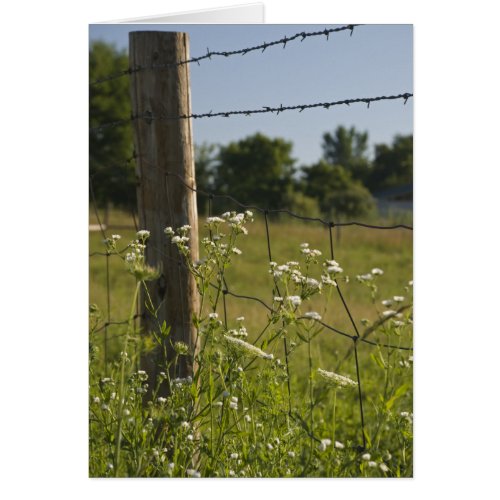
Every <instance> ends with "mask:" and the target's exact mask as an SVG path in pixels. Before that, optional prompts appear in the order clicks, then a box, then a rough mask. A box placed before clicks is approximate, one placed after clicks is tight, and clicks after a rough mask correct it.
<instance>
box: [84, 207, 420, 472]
mask: <svg viewBox="0 0 500 500" xmlns="http://www.w3.org/2000/svg"><path fill="white" fill-rule="evenodd" d="M252 219H253V221H252V222H250V221H246V222H248V223H245V227H246V228H247V230H248V235H244V234H235V238H236V237H237V248H238V249H239V250H241V255H239V254H238V255H233V256H232V258H231V262H230V265H228V267H227V269H226V270H225V280H226V282H227V285H228V288H229V290H230V291H231V292H232V293H234V294H236V295H244V296H251V297H257V298H259V299H261V300H262V301H263V302H265V303H266V304H268V305H269V306H271V308H272V310H273V312H272V313H270V312H269V310H267V309H266V308H265V307H263V306H262V305H261V304H260V303H259V302H257V301H254V300H249V299H244V298H237V297H234V296H232V295H227V297H226V311H225V312H226V315H227V320H228V321H227V322H228V325H227V328H224V327H223V325H222V322H220V320H218V319H217V322H216V321H215V319H216V318H222V317H223V314H224V311H223V309H222V307H221V303H220V302H219V303H218V304H216V306H215V309H214V310H212V309H210V307H208V308H207V310H206V311H204V312H203V314H201V315H200V318H199V327H200V331H202V332H204V333H203V335H202V336H204V338H203V342H202V345H203V346H204V351H203V352H202V354H201V357H200V366H201V368H200V374H199V378H198V379H196V377H195V380H194V381H191V382H189V381H187V382H186V386H184V385H183V383H181V384H180V385H179V384H178V385H179V386H178V387H177V386H175V387H174V386H172V384H174V382H175V381H172V380H167V381H165V382H166V383H168V384H170V385H171V388H170V389H171V394H170V395H169V397H168V398H162V397H159V398H157V399H159V400H160V402H158V401H157V400H155V399H154V398H153V400H152V401H150V402H149V403H147V404H144V400H143V399H141V400H138V398H137V394H141V390H142V389H141V387H142V385H141V384H147V381H146V379H145V378H144V377H145V375H144V374H143V373H142V372H141V370H140V368H141V367H140V366H139V357H140V350H141V348H143V347H144V345H145V344H144V342H142V341H140V340H134V339H137V338H139V337H140V336H139V335H138V332H137V328H138V326H139V324H138V323H139V322H138V321H137V320H131V321H127V318H129V317H131V316H130V312H131V310H132V311H134V308H133V307H132V309H131V304H132V306H133V305H134V304H133V303H132V302H131V301H132V299H133V297H134V291H135V289H136V286H137V280H136V277H134V276H133V275H132V274H131V273H127V269H126V268H127V265H126V262H124V260H123V258H122V257H120V256H119V255H111V256H110V257H109V258H108V259H107V258H106V257H103V256H101V255H93V256H92V257H91V258H90V303H91V304H95V305H96V306H97V309H95V308H93V310H92V312H91V319H90V326H91V332H92V334H91V355H90V374H91V375H90V400H89V401H90V402H89V405H90V412H91V420H90V422H91V423H90V464H89V467H90V469H89V473H90V475H91V476H110V475H111V476H115V475H117V476H141V477H142V476H146V477H149V476H161V477H170V476H180V477H188V476H191V477H198V476H201V477H302V476H308V477H310V476H320V477H364V476H366V477H372V476H382V477H393V476H395V477H408V476H411V475H412V473H413V472H412V362H413V356H412V351H408V350H399V349H396V348H394V347H392V348H389V347H380V346H374V345H370V344H365V343H361V342H358V343H357V351H358V363H359V373H360V382H361V386H362V402H363V414H364V431H363V427H362V426H361V422H360V411H359V392H358V389H359V387H358V386H357V385H356V384H357V373H356V363H355V356H354V352H353V342H352V340H351V339H349V338H346V337H345V336H342V335H339V334H337V333H335V332H334V331H332V330H330V329H328V328H325V327H323V326H322V324H321V323H318V322H317V321H315V320H314V318H315V317H318V318H319V317H320V318H321V322H322V323H324V324H327V325H331V326H333V327H334V328H336V329H338V330H340V331H342V332H346V333H347V334H349V335H354V334H355V331H354V328H353V326H352V324H351V321H350V319H349V316H348V314H347V312H346V310H345V307H344V306H343V304H342V302H341V300H340V298H339V295H338V293H337V291H336V290H335V289H334V288H335V287H333V286H331V287H328V286H324V287H323V288H322V289H321V292H320V293H319V290H315V291H311V290H309V291H307V290H305V288H304V286H303V285H300V287H301V288H297V289H296V290H299V291H298V292H297V294H298V295H297V296H299V297H300V299H297V300H298V301H299V302H298V303H297V304H295V305H294V307H293V308H290V307H291V306H290V307H288V306H286V305H285V304H283V306H282V307H280V308H277V307H275V304H274V302H273V301H274V300H275V299H274V294H275V293H274V292H273V288H274V285H275V280H276V279H277V278H276V274H273V272H272V269H273V268H272V266H271V267H270V264H269V255H268V246H267V238H266V227H265V223H264V220H263V217H262V216H261V215H260V214H253V216H252ZM202 221H203V219H200V222H202ZM95 222H96V220H95V218H94V216H93V215H92V214H91V223H95ZM382 222H384V221H382ZM385 222H387V221H385ZM109 223H110V225H111V226H113V225H114V226H115V227H116V226H123V227H127V226H128V227H131V226H132V220H131V218H130V217H128V216H127V215H126V214H123V213H120V212H117V211H112V212H111V214H110V217H109ZM221 224H222V223H221ZM230 226H231V225H230ZM212 229H213V230H214V229H217V228H212ZM174 230H175V228H174ZM200 232H201V233H202V234H201V236H202V237H207V236H208V230H207V228H204V227H203V224H202V223H200ZM226 232H227V231H226ZM107 233H109V234H108V236H110V235H111V233H113V234H116V233H118V234H119V235H120V236H121V239H120V240H119V241H117V242H116V249H118V250H120V249H121V248H124V247H125V246H126V244H127V243H128V242H130V241H134V240H135V239H136V238H137V236H136V231H135V230H132V229H112V228H110V230H108V231H107ZM179 234H180V233H179ZM215 234H217V232H215ZM231 234H232V233H231ZM269 236H270V248H271V254H272V259H273V261H275V262H276V266H285V267H283V268H282V269H285V268H288V270H285V271H284V274H283V276H281V275H280V277H279V279H281V280H288V281H286V282H283V283H284V284H285V285H284V286H286V287H287V289H288V286H289V285H290V286H292V285H294V284H293V283H292V281H293V273H292V271H293V269H291V268H294V269H297V270H298V269H300V270H301V271H304V269H307V273H305V274H307V275H308V276H315V277H316V278H317V279H318V281H320V276H321V275H324V276H327V275H326V274H325V266H324V265H323V264H324V263H325V260H328V259H331V256H330V240H329V231H328V229H327V228H324V227H323V226H322V225H320V224H319V223H313V222H307V223H305V222H301V221H297V220H293V219H290V218H279V219H274V220H270V224H269ZM333 236H334V238H333V243H334V250H335V261H336V263H337V264H338V267H341V272H340V273H339V274H338V275H335V276H334V277H335V279H336V280H337V283H338V285H339V286H340V288H341V290H342V294H343V296H344V299H345V302H346V304H347V305H348V307H349V311H350V313H351V315H352V317H353V319H354V321H355V323H356V326H357V328H358V331H359V333H360V336H361V337H363V336H365V335H366V338H367V339H369V340H370V341H372V342H375V343H379V344H390V345H391V346H398V345H401V346H410V345H411V344H412V314H411V313H412V286H411V280H412V232H411V231H408V230H404V229H395V230H374V229H368V228H363V227H356V226H349V227H344V228H341V230H340V232H338V231H335V230H334V232H333ZM227 238H229V236H227ZM231 241H232V240H231ZM144 243H145V244H147V241H145V242H144ZM306 243H307V244H308V247H305V245H304V244H306ZM165 244H172V243H171V242H169V241H168V238H167V236H166V238H165ZM301 245H302V246H301ZM89 246H90V253H91V255H92V254H93V253H94V252H105V251H106V247H105V246H104V244H103V235H102V234H101V233H100V232H91V233H90V236H89ZM304 248H309V249H314V250H317V251H318V255H317V257H316V258H315V259H312V260H309V261H308V262H306V261H305V260H304V257H306V260H307V259H308V258H309V257H308V256H307V255H305V254H304V252H303V250H304ZM218 251H220V248H219V249H218ZM203 253H204V252H203V249H202V250H201V251H200V254H201V256H203ZM221 255H223V253H222V254H219V257H220V258H223V257H221ZM106 261H108V262H106ZM290 262H292V263H297V266H295V264H291V266H287V263H288V264H289V263H290ZM107 266H109V267H108V268H107ZM294 266H295V267H294ZM374 270H380V271H381V272H380V273H378V272H375V273H373V271H374ZM107 271H108V272H107ZM206 272H209V270H207V271H206ZM314 273H316V274H314ZM368 276H369V277H368ZM332 277H333V276H332ZM290 280H292V281H290ZM108 281H109V283H108ZM108 285H109V294H108V293H107V290H108ZM316 292H317V293H316ZM290 293H292V292H290ZM388 301H390V302H388ZM108 304H109V309H108ZM287 307H288V308H287ZM398 308H400V310H401V312H400V313H399V314H398V317H397V318H396V317H395V316H394V317H393V313H392V311H393V310H399V309H398ZM108 310H109V316H108ZM299 310H300V315H299ZM209 311H212V313H210V312H209ZM134 312H135V311H134ZM210 314H212V315H213V314H215V316H213V317H211V318H210ZM132 317H133V316H132ZM237 318H240V319H237ZM241 318H244V319H243V320H242V319H241ZM306 318H307V319H306ZM107 321H111V322H114V321H117V322H122V324H119V325H109V326H108V327H107V328H106V329H104V328H103V324H104V323H105V322H107ZM243 323H244V326H243ZM285 324H286V325H287V327H286V331H285V329H284V328H283V327H281V326H280V325H285ZM269 325H270V326H269ZM374 325H375V326H376V325H379V326H378V327H377V328H373V327H374ZM167 326H168V325H167ZM241 327H243V329H244V330H243V331H244V334H245V335H244V336H242V337H240V338H239V340H242V341H243V342H244V343H247V344H253V343H254V341H255V339H257V337H258V336H259V334H261V332H262V331H265V332H266V333H265V335H264V336H263V337H262V338H259V342H258V343H257V344H256V346H258V347H259V348H260V349H261V353H260V354H259V353H254V354H253V355H252V354H251V353H249V352H248V348H246V347H245V345H238V343H237V342H236V347H240V349H233V347H234V346H232V344H231V342H233V343H235V342H234V341H231V340H230V339H229V345H228V340H227V337H228V330H229V331H232V332H237V331H242V330H241ZM266 328H267V330H266ZM280 328H281V330H280ZM105 331H106V336H107V339H108V342H107V345H106V349H104V334H105ZM283 332H285V333H283ZM143 333H144V332H143ZM161 333H162V332H160V334H161ZM163 333H165V334H166V335H168V333H166V332H163ZM273 335H274V336H273ZM280 336H281V337H283V336H286V338H287V341H288V347H289V349H290V351H289V352H288V353H287V354H286V355H285V352H284V347H283V346H284V343H283V342H281V341H276V342H275V341H274V338H275V337H279V339H278V340H280V339H281V337H280ZM125 339H128V343H127V345H126V346H125V348H124V340H125ZM245 349H247V350H246V351H245ZM124 353H125V354H124ZM262 353H265V355H263V354H262ZM180 355H185V354H180ZM104 356H106V357H107V360H108V363H107V365H106V366H105V364H104ZM124 356H125V358H124ZM249 356H250V358H249ZM266 356H268V357H266ZM124 359H125V361H124ZM285 359H286V362H285ZM248 362H250V365H251V366H249V368H248V370H247V369H246V366H247V365H246V364H245V363H247V364H248ZM285 365H286V366H285ZM167 368H168V367H167ZM170 368H171V367H170ZM285 368H286V369H285ZM167 371H168V370H166V372H167ZM325 373H326V375H325ZM337 374H340V375H341V376H342V377H346V380H348V381H349V382H346V383H344V382H345V381H344V379H335V375H337ZM167 377H168V374H167ZM107 379H111V382H104V383H103V380H107ZM339 380H340V382H339ZM351 381H352V382H353V385H352V387H347V386H348V385H349V384H350V383H351ZM346 384H347V385H346ZM174 385H175V384H174ZM229 385H230V386H231V387H229ZM188 386H189V387H188ZM127 391H130V392H131V393H134V394H135V395H136V396H135V399H134V400H133V401H132V400H131V401H130V402H126V398H125V397H124V395H125V394H126V393H127ZM226 393H227V397H224V396H223V395H224V394H226ZM113 394H114V396H113ZM117 394H118V395H117ZM120 394H121V397H120ZM221 395H222V396H221ZM112 396H113V397H112ZM127 405H128V406H127ZM125 407H126V408H125ZM103 408H104V409H103ZM179 409H182V410H181V411H179ZM125 410H126V411H125ZM231 410H234V411H231ZM125 413H128V415H127V419H125V416H124V415H125ZM130 419H132V420H130ZM125 420H126V422H128V424H125V423H124V422H125ZM257 424H259V425H257ZM363 445H364V446H363ZM235 457H236V458H235Z"/></svg>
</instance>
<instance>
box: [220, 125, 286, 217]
mask: <svg viewBox="0 0 500 500" xmlns="http://www.w3.org/2000/svg"><path fill="white" fill-rule="evenodd" d="M291 151H292V143H291V142H287V141H285V140H284V139H280V138H277V139H270V138H269V137H266V136H264V135H263V134H260V133H257V134H255V135H252V136H249V137H247V138H245V139H242V140H240V141H238V142H231V143H230V144H228V145H227V146H222V147H221V148H220V152H219V165H218V168H217V172H216V176H215V189H216V191H217V192H219V193H223V194H228V195H231V196H232V197H234V198H236V199H237V200H239V201H241V202H243V203H252V204H256V205H259V206H262V207H266V208H271V209H276V208H282V206H284V205H285V204H286V200H287V197H288V196H289V195H290V192H291V191H292V189H293V178H292V176H293V173H294V168H293V165H294V163H295V160H294V159H293V158H292V157H291Z"/></svg>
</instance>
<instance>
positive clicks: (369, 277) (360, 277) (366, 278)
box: [357, 273, 373, 281]
mask: <svg viewBox="0 0 500 500" xmlns="http://www.w3.org/2000/svg"><path fill="white" fill-rule="evenodd" d="M357 278H358V280H359V281H371V280H372V279H373V276H372V275H371V274H370V273H368V274H361V275H358V276H357Z"/></svg>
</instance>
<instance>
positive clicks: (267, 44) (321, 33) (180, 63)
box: [90, 24, 362, 87]
mask: <svg viewBox="0 0 500 500" xmlns="http://www.w3.org/2000/svg"><path fill="white" fill-rule="evenodd" d="M356 26H362V25H361V24H348V25H346V26H342V27H340V28H325V29H324V30H320V31H311V32H305V31H302V32H300V33H296V34H295V35H292V36H284V37H283V38H280V39H279V40H274V41H272V42H264V43H262V44H260V45H255V46H253V47H246V48H243V49H237V50H227V51H211V50H210V49H208V48H207V53H206V54H204V55H202V56H198V57H192V58H190V59H186V60H184V61H178V62H175V63H170V64H154V65H151V66H146V67H141V66H136V67H135V68H127V69H124V70H122V71H118V72H116V73H114V74H111V75H108V76H104V77H102V78H98V79H96V80H94V81H92V82H90V86H91V87H93V86H95V85H99V84H101V83H105V82H109V81H112V80H116V79H118V78H122V77H124V76H129V75H132V74H134V73H138V72H140V71H146V70H163V69H170V68H176V67H178V66H183V65H185V64H191V63H197V64H198V65H199V64H200V61H203V60H206V59H209V60H211V59H212V57H216V56H220V57H230V56H235V55H239V54H241V55H245V54H248V53H249V52H254V51H256V50H261V51H262V53H263V52H264V51H265V50H266V49H267V48H269V47H273V46H275V45H283V48H286V46H287V44H288V43H290V42H293V41H294V40H297V39H299V38H300V41H301V42H303V41H304V40H305V39H306V38H310V37H316V36H325V37H326V39H327V40H329V37H330V34H332V33H338V32H341V31H350V32H351V36H352V34H353V32H354V28H355V27H356Z"/></svg>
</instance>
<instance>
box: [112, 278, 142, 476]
mask: <svg viewBox="0 0 500 500" xmlns="http://www.w3.org/2000/svg"><path fill="white" fill-rule="evenodd" d="M141 283H142V282H141V281H139V282H137V285H136V287H135V292H134V298H133V299H132V306H131V308H130V314H129V317H128V323H127V332H126V334H125V340H124V341H123V354H122V359H121V366H120V387H119V391H118V415H117V420H118V422H117V423H118V427H117V430H116V437H115V476H116V477H118V470H119V467H120V447H121V439H122V424H123V405H124V395H123V390H124V385H125V362H126V356H125V354H126V353H127V345H128V340H129V336H130V333H131V331H132V330H133V322H134V313H135V307H136V301H137V296H138V294H139V290H140V288H141Z"/></svg>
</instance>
